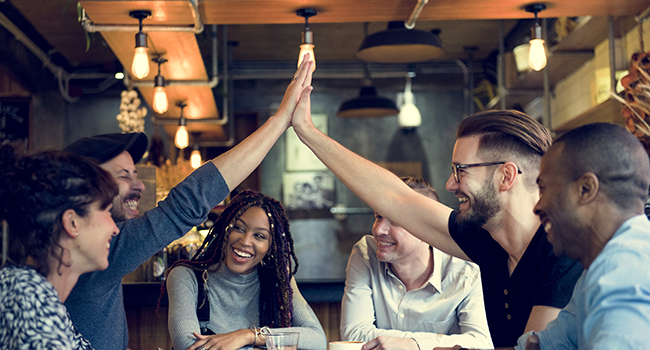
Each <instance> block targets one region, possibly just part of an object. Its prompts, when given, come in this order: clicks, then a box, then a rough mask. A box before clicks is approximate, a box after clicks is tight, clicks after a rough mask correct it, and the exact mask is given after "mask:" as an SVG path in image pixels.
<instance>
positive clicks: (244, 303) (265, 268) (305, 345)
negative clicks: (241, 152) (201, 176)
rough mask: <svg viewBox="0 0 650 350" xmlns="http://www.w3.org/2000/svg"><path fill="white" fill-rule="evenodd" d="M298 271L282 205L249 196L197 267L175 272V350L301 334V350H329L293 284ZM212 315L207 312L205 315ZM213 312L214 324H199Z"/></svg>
mask: <svg viewBox="0 0 650 350" xmlns="http://www.w3.org/2000/svg"><path fill="white" fill-rule="evenodd" d="M297 269H298V259H297V258H296V254H295V252H294V249H293V239H292V238H291V233H290V232H289V221H288V219H287V216H286V215H285V212H284V209H283V208H282V205H281V204H280V202H278V201H276V200H275V199H273V198H270V197H267V196H265V195H263V194H260V193H257V192H252V191H244V192H241V193H240V194H238V195H237V196H235V197H234V198H233V199H232V201H231V202H230V204H229V205H228V206H227V207H226V209H225V210H224V211H223V213H221V215H220V216H219V219H217V221H216V222H215V224H214V226H213V227H212V229H211V231H210V233H209V234H208V236H207V237H206V239H205V241H204V243H203V246H202V247H201V248H200V249H199V251H198V252H197V253H196V254H195V256H194V258H192V260H181V261H178V262H176V263H175V264H174V265H173V266H172V268H171V269H170V271H169V272H168V278H167V280H166V286H165V287H166V290H167V292H168V294H169V333H170V335H171V338H172V341H173V342H174V348H176V349H187V350H208V349H210V348H214V349H221V350H231V349H233V350H234V349H240V348H244V347H251V346H256V345H264V335H265V333H266V332H271V333H273V332H274V331H277V330H276V329H277V328H289V329H288V330H291V331H297V332H299V333H300V336H299V344H298V348H299V349H325V348H326V346H327V341H326V339H325V333H324V332H323V328H322V327H321V325H320V323H319V322H318V319H317V318H316V315H315V314H314V312H313V311H312V309H311V308H310V307H309V305H308V304H307V302H306V301H305V299H304V298H303V297H302V295H301V294H300V291H298V288H297V285H296V281H295V279H294V278H293V277H292V276H293V275H294V274H295V273H296V270H297ZM203 310H207V311H203ZM203 312H206V313H207V315H209V317H200V315H201V314H202V313H203Z"/></svg>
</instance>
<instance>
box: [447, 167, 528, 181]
mask: <svg viewBox="0 0 650 350" xmlns="http://www.w3.org/2000/svg"><path fill="white" fill-rule="evenodd" d="M501 164H506V162H487V163H474V164H452V165H451V173H452V174H454V180H455V181H456V183H459V182H460V176H459V175H458V169H466V168H475V167H479V166H490V165H501ZM517 172H518V173H519V174H521V173H522V172H521V169H519V167H517Z"/></svg>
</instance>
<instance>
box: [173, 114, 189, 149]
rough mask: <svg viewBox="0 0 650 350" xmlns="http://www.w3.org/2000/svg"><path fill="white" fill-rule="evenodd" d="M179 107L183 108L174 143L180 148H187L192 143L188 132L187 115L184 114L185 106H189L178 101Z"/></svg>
mask: <svg viewBox="0 0 650 350" xmlns="http://www.w3.org/2000/svg"><path fill="white" fill-rule="evenodd" d="M176 105H177V106H178V107H180V108H181V118H180V119H179V120H178V129H176V137H175V138H174V144H175V145H176V147H178V148H179V149H185V148H186V147H187V146H189V144H190V135H189V134H188V133H187V126H186V125H187V121H186V120H185V116H183V108H185V106H187V105H186V104H185V103H183V102H178V103H176Z"/></svg>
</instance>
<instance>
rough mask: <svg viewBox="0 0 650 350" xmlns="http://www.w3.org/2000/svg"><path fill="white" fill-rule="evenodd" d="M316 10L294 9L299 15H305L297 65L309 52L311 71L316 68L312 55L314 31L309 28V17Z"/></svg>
mask: <svg viewBox="0 0 650 350" xmlns="http://www.w3.org/2000/svg"><path fill="white" fill-rule="evenodd" d="M317 13H318V11H316V9H310V8H306V9H300V10H298V11H296V14H297V15H298V16H301V17H305V30H304V31H303V32H302V35H301V41H300V53H299V54H298V67H300V64H301V63H302V61H303V60H304V59H305V55H306V54H309V60H310V61H312V62H314V63H313V64H312V65H311V71H312V72H313V71H314V70H315V69H316V56H315V55H314V33H313V32H312V31H311V30H309V17H312V16H316V14H317Z"/></svg>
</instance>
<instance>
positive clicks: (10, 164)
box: [0, 145, 118, 277]
mask: <svg viewBox="0 0 650 350" xmlns="http://www.w3.org/2000/svg"><path fill="white" fill-rule="evenodd" d="M0 179H1V180H0V215H1V218H0V219H4V220H6V221H7V224H8V225H9V239H10V242H9V249H10V251H9V254H8V261H10V262H11V263H14V264H19V265H25V264H26V262H27V258H28V257H31V258H32V260H33V261H34V264H35V268H36V271H38V272H39V273H40V274H41V275H43V276H46V277H47V275H48V274H49V273H50V268H49V265H48V258H49V257H53V258H55V259H56V260H57V261H58V262H59V265H58V267H57V273H59V274H61V270H60V269H61V267H62V266H69V265H68V264H66V263H65V262H63V254H64V248H63V247H61V246H60V245H59V239H60V237H61V234H62V233H63V231H64V230H65V228H64V227H63V222H62V220H63V213H64V212H65V211H67V210H68V209H72V210H74V211H75V212H76V213H77V215H79V216H81V217H84V216H86V215H87V214H88V212H89V206H90V205H91V204H92V203H94V202H99V204H100V209H102V210H104V209H106V208H107V207H108V206H109V205H110V204H111V203H112V202H113V198H114V197H115V196H116V195H117V194H118V187H117V184H116V183H115V180H114V179H113V177H112V176H111V175H110V174H109V173H108V172H106V171H105V170H104V169H102V168H100V167H99V166H98V165H96V164H95V163H93V162H91V161H89V160H88V159H86V158H83V157H80V156H77V155H74V154H71V153H67V152H62V151H45V152H41V153H36V154H34V155H31V156H24V157H21V156H18V155H17V154H16V153H15V150H14V148H13V146H11V145H4V146H2V147H1V148H0Z"/></svg>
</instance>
